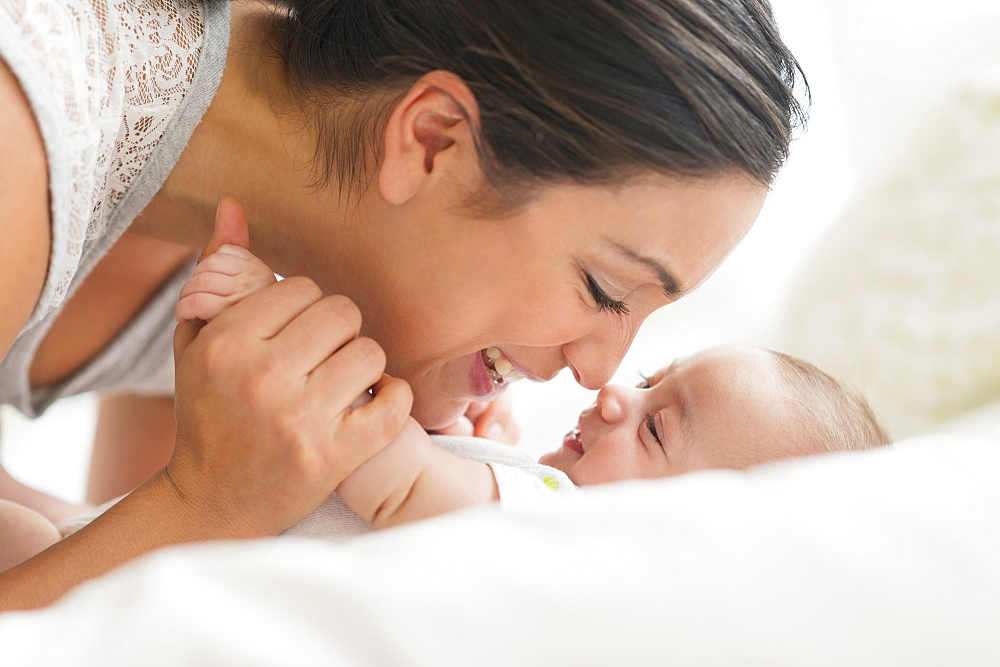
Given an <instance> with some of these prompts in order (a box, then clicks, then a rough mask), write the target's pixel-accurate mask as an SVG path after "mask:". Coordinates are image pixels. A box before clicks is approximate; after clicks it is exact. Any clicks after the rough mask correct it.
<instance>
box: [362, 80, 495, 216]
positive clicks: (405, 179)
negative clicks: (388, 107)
mask: <svg viewBox="0 0 1000 667" xmlns="http://www.w3.org/2000/svg"><path fill="white" fill-rule="evenodd" d="M478 126H479V107H478V105H477V104H476V98H475V96H474V95H473V94H472V91H471V90H469V87H468V86H466V85H465V82H464V81H462V79H461V78H460V77H458V76H457V75H455V74H453V73H451V72H446V71H443V70H435V71H433V72H428V73H427V74H425V75H423V76H422V77H420V79H419V80H418V81H417V82H416V83H415V84H413V86H412V87H411V88H410V90H409V91H408V92H407V93H406V95H405V96H404V97H403V99H402V100H400V102H399V103H398V104H397V105H396V107H395V108H394V109H393V111H392V114H391V115H390V116H389V121H388V123H386V128H385V137H384V141H383V151H384V152H383V156H382V165H381V166H380V168H379V175H378V179H379V191H380V192H381V194H382V197H383V198H384V199H385V200H386V201H388V202H389V203H391V204H397V205H398V204H404V203H406V202H407V201H409V200H410V199H411V198H413V197H414V196H415V195H416V194H417V193H418V192H420V191H421V190H422V189H423V188H425V187H427V186H428V185H430V184H431V183H432V182H433V181H435V180H436V179H439V178H440V177H441V176H442V175H443V174H445V173H447V172H448V171H449V169H451V168H456V169H457V170H458V173H462V171H461V170H463V169H464V170H465V171H466V172H467V170H468V166H467V165H461V164H458V163H459V162H460V161H461V160H469V159H475V156H476V151H475V141H474V136H475V135H474V133H475V132H476V131H477V130H476V128H478Z"/></svg>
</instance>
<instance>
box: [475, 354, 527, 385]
mask: <svg viewBox="0 0 1000 667" xmlns="http://www.w3.org/2000/svg"><path fill="white" fill-rule="evenodd" d="M484 357H485V358H484V361H485V362H486V370H487V371H489V373H490V377H491V378H492V379H493V381H494V382H496V383H497V384H499V383H501V382H516V381H518V380H520V379H521V378H522V377H524V376H523V375H521V374H520V373H518V372H517V371H515V370H514V365H513V364H512V363H510V362H509V361H507V360H506V359H505V358H504V356H503V353H502V352H500V349H499V348H497V347H495V346H490V347H488V348H486V353H485V355H484Z"/></svg>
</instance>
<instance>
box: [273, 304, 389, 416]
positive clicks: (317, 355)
mask: <svg viewBox="0 0 1000 667" xmlns="http://www.w3.org/2000/svg"><path fill="white" fill-rule="evenodd" d="M360 329H361V311H359V310H358V307H357V306H355V305H354V302H353V301H351V300H350V299H348V298H347V297H345V296H341V295H333V296H329V297H326V298H323V299H320V300H319V301H317V302H315V303H313V304H311V305H310V306H309V307H308V308H306V309H304V310H303V311H302V312H301V313H299V315H298V316H296V317H295V318H294V319H293V320H291V321H290V322H289V323H288V324H287V325H286V326H285V327H284V328H283V329H282V330H281V331H280V332H278V333H277V334H276V335H275V336H274V340H275V342H276V343H278V344H279V345H281V346H282V347H283V348H285V349H287V350H296V351H297V354H296V356H295V358H296V360H297V361H298V362H299V363H301V364H302V366H303V371H304V372H307V373H311V372H313V369H314V368H316V367H317V366H319V365H320V364H321V363H323V362H324V360H326V358H327V357H329V356H330V355H331V354H333V353H334V352H336V351H337V350H338V349H340V348H341V346H344V345H345V344H346V343H348V342H349V341H350V340H351V339H353V338H354V337H355V336H357V334H358V332H359V331H360ZM361 344H362V345H365V346H366V347H364V349H363V351H367V352H368V353H369V354H370V355H371V357H370V358H369V359H368V361H369V362H370V363H371V365H372V366H373V367H374V366H376V365H377V366H380V368H379V375H376V376H374V377H370V378H367V379H368V384H366V385H365V388H367V387H369V386H371V385H372V384H374V383H375V382H376V381H377V380H378V379H379V377H380V376H381V373H382V369H383V368H384V367H385V354H384V353H383V352H382V349H381V348H380V347H378V345H374V341H370V340H369V341H366V342H363V343H361ZM352 354H353V352H352ZM345 358H346V357H345ZM348 372H351V371H348ZM357 393H358V392H354V393H353V394H352V396H351V398H353V397H354V396H356V395H357Z"/></svg>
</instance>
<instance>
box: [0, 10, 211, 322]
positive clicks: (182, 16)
mask: <svg viewBox="0 0 1000 667" xmlns="http://www.w3.org/2000/svg"><path fill="white" fill-rule="evenodd" d="M209 17H213V21H214V24H215V26H214V31H215V33H216V34H218V33H219V32H222V33H224V34H223V36H222V38H221V39H222V41H223V42H227V41H228V9H227V6H226V3H221V2H214V1H212V0H141V1H139V2H129V3H103V2H101V3H98V2H94V1H93V0H4V2H2V3H0V57H2V58H3V59H4V60H5V61H6V62H7V63H8V65H9V67H10V70H11V71H12V72H13V74H14V76H15V77H16V78H17V80H18V81H19V83H20V85H21V87H22V89H23V90H24V94H25V97H26V98H27V100H28V102H29V104H30V107H31V111H32V114H33V115H34V117H35V119H36V120H37V122H38V126H39V128H40V132H41V136H42V139H43V143H44V147H45V156H46V158H47V168H48V188H49V193H48V194H49V201H50V209H51V214H50V224H51V239H52V252H51V264H50V266H49V277H48V279H47V281H46V284H45V288H44V291H43V293H42V296H41V298H40V300H39V303H38V308H37V309H36V311H35V313H34V315H33V316H32V320H31V322H32V323H34V322H37V321H38V320H40V319H41V318H42V317H44V316H45V315H47V314H49V313H51V312H52V311H53V310H54V309H55V308H57V307H58V305H59V304H61V303H62V302H63V300H64V298H65V295H66V293H67V292H68V291H69V290H70V287H71V285H72V283H73V280H74V278H75V276H76V274H77V273H78V272H80V271H81V270H82V267H84V266H85V265H86V264H87V262H92V261H96V259H98V257H96V256H95V257H92V258H91V259H90V260H88V259H87V257H88V255H93V254H94V253H96V254H97V255H98V256H99V255H100V254H101V253H103V252H104V251H106V250H107V248H108V247H110V245H111V244H112V243H113V241H114V239H115V238H116V237H117V235H119V234H120V233H122V232H123V231H124V229H125V228H126V227H127V225H128V224H129V223H130V222H131V220H132V218H133V217H134V214H137V213H138V212H139V211H140V210H141V208H142V206H143V205H144V203H145V202H148V199H149V198H151V197H152V193H153V192H155V189H157V188H158V183H157V182H146V183H145V187H144V188H142V190H143V192H142V193H140V194H139V196H136V193H135V192H133V190H135V186H136V184H137V183H140V182H142V181H143V179H145V181H150V179H149V178H148V177H146V172H150V171H155V172H157V173H159V172H165V173H168V172H169V171H170V168H171V167H172V161H176V155H173V153H179V150H177V151H167V153H171V155H159V151H158V147H159V146H160V145H161V144H163V143H164V142H168V143H170V144H171V145H180V146H183V144H184V142H185V141H186V139H187V137H188V136H189V134H190V133H189V132H186V130H185V129H184V128H186V127H189V126H190V127H193V125H195V124H196V123H197V122H198V120H199V118H200V114H197V113H196V114H193V116H194V117H192V118H186V120H185V122H177V118H178V117H179V116H183V114H181V111H182V110H183V109H184V108H185V107H186V106H191V104H192V102H191V100H186V99H185V98H186V97H192V98H193V97H198V96H200V95H201V93H202V92H203V91H202V90H201V89H198V90H197V91H194V90H193V86H194V83H195V82H196V80H197V78H198V75H199V67H200V64H201V56H202V53H203V51H204V50H205V49H203V46H204V42H205V35H206V33H207V31H208V29H209V28H210V27H212V26H210V25H209V23H208V22H207V19H208V18H209ZM219 24H224V25H222V29H221V30H220V29H219V28H220V25H219ZM216 41H217V42H218V41H219V40H218V39H217V40H216ZM225 50H226V48H225V43H223V44H222V45H221V47H220V45H219V44H216V45H215V47H214V49H213V53H215V54H216V57H215V58H214V60H215V61H218V60H219V58H218V52H219V51H221V52H222V53H224V52H225ZM224 62H225V58H224V56H223V57H222V58H221V62H213V68H214V69H217V70H218V71H219V72H221V68H222V66H223V64H224ZM202 78H204V76H203V77H202ZM208 78H209V79H210V81H209V84H208V85H206V86H203V88H206V89H210V90H207V95H208V97H209V98H211V95H212V94H213V93H214V86H213V85H212V84H211V80H214V79H215V78H216V77H212V76H209V77H208ZM194 92H197V93H198V95H195V94H194ZM188 93H192V94H191V95H188ZM193 104H194V106H195V107H199V103H197V102H195V103H193ZM206 104H207V102H206ZM181 135H183V136H181ZM151 165H156V166H157V169H154V170H150V169H149V168H148V167H149V166H151ZM152 180H153V181H156V180H157V179H155V178H154V179H152ZM161 180H162V179H161ZM150 191H152V192H150ZM123 202H129V204H128V205H127V206H122V204H123ZM119 209H121V210H119ZM133 209H134V210H133Z"/></svg>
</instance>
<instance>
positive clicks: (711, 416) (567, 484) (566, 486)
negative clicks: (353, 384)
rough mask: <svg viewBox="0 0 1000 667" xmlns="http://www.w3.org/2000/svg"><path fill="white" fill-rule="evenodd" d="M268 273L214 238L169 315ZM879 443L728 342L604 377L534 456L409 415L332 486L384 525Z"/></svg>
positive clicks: (849, 412) (772, 365)
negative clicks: (572, 423) (427, 428)
mask: <svg viewBox="0 0 1000 667" xmlns="http://www.w3.org/2000/svg"><path fill="white" fill-rule="evenodd" d="M274 280H275V278H274V275H273V273H272V272H271V271H270V269H269V268H268V267H267V266H266V265H265V264H264V263H263V262H262V261H261V260H259V259H258V258H256V257H255V256H254V255H252V254H251V253H250V252H249V251H247V250H245V249H242V248H238V247H235V246H223V247H222V248H221V249H220V250H219V251H218V252H216V253H215V254H213V255H211V256H209V257H207V258H206V259H205V260H203V261H202V262H201V263H200V264H199V265H198V267H197V269H196V270H195V274H194V276H193V277H192V278H191V280H190V281H189V282H188V283H187V285H186V286H185V287H184V289H183V290H182V292H181V299H180V302H179V303H178V305H177V310H176V314H177V319H178V321H180V322H183V321H185V320H189V319H201V320H205V321H206V322H207V321H210V320H211V319H213V318H214V317H215V316H217V315H218V314H219V313H220V312H221V311H222V310H224V309H225V308H227V307H229V306H231V305H233V304H234V303H236V302H237V301H239V300H240V299H242V298H244V297H246V296H247V295H249V294H250V293H252V292H253V291H255V290H257V289H260V288H262V287H264V286H266V285H267V284H269V283H271V282H273V281H274ZM487 356H490V357H495V356H497V355H495V354H491V351H490V350H487ZM363 398H364V397H362V399H361V400H363ZM447 442H448V441H447V439H437V443H438V444H447ZM484 442H485V441H484ZM888 442H889V438H888V437H887V436H886V434H885V433H884V432H883V430H882V428H881V427H880V426H879V424H878V423H877V421H876V419H875V417H874V415H873V414H872V411H871V409H870V408H869V407H868V405H867V403H866V402H865V401H864V399H862V398H861V397H859V396H856V395H854V394H852V393H851V392H848V391H847V390H846V389H845V388H844V387H842V386H841V385H840V384H838V383H837V381H836V380H834V379H833V378H831V377H830V376H828V375H827V374H825V373H823V372H822V371H820V370H819V369H817V368H816V367H814V366H812V365H811V364H808V363H806V362H804V361H801V360H798V359H795V358H793V357H789V356H787V355H784V354H780V353H776V352H771V351H767V350H763V349H759V348H753V347H745V346H726V347H716V348H712V349H709V350H705V351H703V352H700V353H698V354H695V355H693V356H691V357H688V358H685V359H680V360H678V361H675V362H674V363H673V364H671V365H670V366H668V367H667V368H664V369H662V370H659V371H657V372H656V373H654V374H653V375H652V376H651V377H649V378H646V379H645V380H644V381H643V382H642V383H640V384H639V385H638V386H637V387H624V386H617V385H608V386H606V387H604V388H603V389H602V390H601V391H600V392H599V393H598V396H597V400H596V402H595V404H594V405H593V406H591V407H590V408H588V409H586V410H584V411H583V413H581V415H580V418H579V421H578V423H577V425H576V428H574V429H573V430H572V431H571V432H570V433H568V434H567V435H566V437H565V438H564V439H563V442H562V445H561V446H560V447H559V448H558V449H557V450H556V451H553V452H551V453H549V454H546V455H544V456H542V457H541V459H540V460H539V461H538V462H537V463H535V462H532V461H531V460H530V459H528V458H527V457H526V456H523V455H521V454H520V453H519V452H517V450H514V449H513V448H509V447H503V448H502V449H501V451H502V452H509V453H505V454H504V455H503V456H502V458H503V459H504V460H503V461H499V460H488V457H483V456H479V457H478V460H477V458H468V457H467V456H462V455H459V454H457V453H455V451H454V447H452V448H451V449H445V448H442V447H441V446H438V444H436V442H435V440H434V439H432V437H431V436H428V435H427V434H426V433H425V432H424V430H423V429H422V428H420V426H419V425H418V424H417V423H416V422H415V421H414V420H413V419H410V420H409V421H408V423H407V425H406V426H405V427H404V429H403V431H402V432H401V433H400V435H399V436H398V437H397V438H396V439H395V440H394V441H393V442H392V443H391V444H390V445H389V446H387V447H386V448H385V449H383V450H382V451H381V452H379V453H378V454H376V455H375V456H373V457H372V458H371V459H369V460H368V461H367V462H365V463H364V464H363V465H361V466H360V467H359V468H358V469H357V470H356V471H355V472H354V473H352V474H351V475H350V476H349V477H348V478H347V479H346V480H344V482H342V483H341V485H340V486H339V487H338V488H337V494H338V495H339V496H340V498H341V499H342V500H343V501H344V502H346V504H347V505H348V506H350V507H351V508H352V509H353V510H354V511H355V512H356V513H357V514H358V515H360V516H361V517H362V518H363V519H365V521H367V522H368V523H370V524H371V525H372V526H373V527H375V528H385V527H389V526H394V525H398V524H400V523H405V522H409V521H416V520H420V519H426V518H428V517H431V516H435V515H438V514H442V513H445V512H450V511H453V510H457V509H461V508H463V507H468V506H471V505H477V504H482V503H488V502H492V501H496V500H500V501H501V502H502V503H504V504H507V505H509V504H511V503H519V502H524V501H527V500H528V499H531V498H536V497H538V496H541V497H543V498H544V497H546V496H552V494H553V493H555V494H559V493H563V494H565V493H573V492H576V490H577V487H578V486H586V485H590V484H602V483H605V482H615V481H620V480H626V479H648V478H658V477H669V476H673V475H680V474H683V473H686V472H693V471H696V470H705V469H710V468H731V469H743V468H747V467H749V466H752V465H755V464H758V463H763V462H766V461H776V460H779V459H784V458H790V457H795V456H805V455H810V454H820V453H824V452H836V451H847V450H862V449H871V448H874V447H879V446H881V445H884V444H887V443H888ZM496 450H497V448H494V451H496ZM498 458H499V457H498ZM519 458H521V459H523V460H518V459H519ZM483 463H486V465H483ZM321 510H322V508H321ZM293 533H294V531H293ZM299 534H303V533H299Z"/></svg>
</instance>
